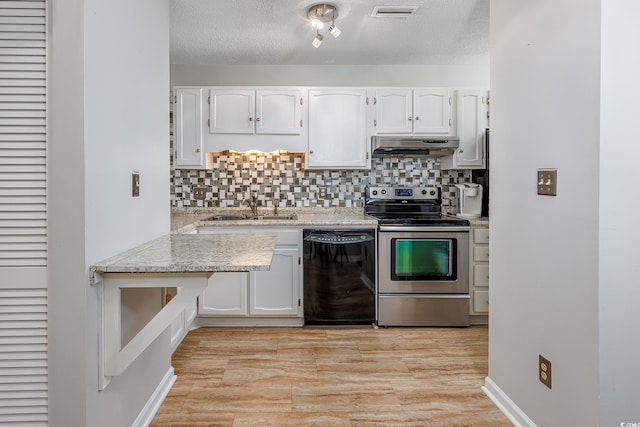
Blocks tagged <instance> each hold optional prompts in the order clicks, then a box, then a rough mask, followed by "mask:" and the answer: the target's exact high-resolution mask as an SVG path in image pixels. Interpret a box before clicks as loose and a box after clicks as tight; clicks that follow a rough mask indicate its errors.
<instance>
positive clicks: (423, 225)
mask: <svg viewBox="0 0 640 427" xmlns="http://www.w3.org/2000/svg"><path fill="white" fill-rule="evenodd" d="M441 202H442V198H441V192H440V189H439V188H437V187H383V186H380V187H373V186H371V187H368V188H366V190H365V213H366V214H368V215H371V216H374V217H376V218H377V219H378V240H377V245H378V262H377V269H378V277H377V279H378V283H377V285H378V286H377V290H378V292H377V300H378V324H379V325H381V326H469V221H467V220H465V219H460V218H455V217H452V216H446V215H442V203H441Z"/></svg>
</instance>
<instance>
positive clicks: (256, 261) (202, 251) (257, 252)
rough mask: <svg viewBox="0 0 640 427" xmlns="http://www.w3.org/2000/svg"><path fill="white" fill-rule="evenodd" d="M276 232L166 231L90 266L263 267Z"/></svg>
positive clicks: (126, 269) (102, 269)
mask: <svg viewBox="0 0 640 427" xmlns="http://www.w3.org/2000/svg"><path fill="white" fill-rule="evenodd" d="M276 240H277V236H276V235H275V234H268V233H251V234H247V235H243V234H233V235H232V234H170V235H166V236H163V237H160V238H158V239H155V240H152V241H151V242H148V243H145V244H143V245H140V246H138V247H136V248H133V249H130V250H128V251H126V252H123V253H121V254H118V255H116V256H114V257H111V258H109V259H106V260H104V261H102V262H100V263H97V264H94V265H92V266H91V270H92V272H95V273H98V274H102V273H185V272H216V271H266V270H269V268H270V266H271V258H272V256H273V252H274V250H275V246H276Z"/></svg>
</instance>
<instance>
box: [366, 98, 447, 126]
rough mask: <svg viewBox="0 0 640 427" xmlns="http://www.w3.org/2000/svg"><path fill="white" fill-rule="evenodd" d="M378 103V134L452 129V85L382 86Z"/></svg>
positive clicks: (376, 102)
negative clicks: (450, 91)
mask: <svg viewBox="0 0 640 427" xmlns="http://www.w3.org/2000/svg"><path fill="white" fill-rule="evenodd" d="M375 104H376V105H375V107H376V113H375V120H374V129H375V132H376V133H377V134H411V133H420V134H423V133H424V134H447V133H449V131H450V125H451V113H450V94H449V89H446V88H424V89H414V90H411V89H378V90H376V96H375Z"/></svg>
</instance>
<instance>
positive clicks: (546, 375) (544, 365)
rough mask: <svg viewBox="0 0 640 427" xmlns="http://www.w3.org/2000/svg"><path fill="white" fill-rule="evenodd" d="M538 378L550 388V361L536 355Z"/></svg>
mask: <svg viewBox="0 0 640 427" xmlns="http://www.w3.org/2000/svg"><path fill="white" fill-rule="evenodd" d="M538 379H540V382H541V383H542V384H544V385H546V386H547V387H549V388H551V362H549V361H548V360H547V359H545V358H544V357H542V356H541V355H538Z"/></svg>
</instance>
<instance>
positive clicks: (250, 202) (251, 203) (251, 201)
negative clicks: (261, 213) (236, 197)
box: [242, 196, 258, 216]
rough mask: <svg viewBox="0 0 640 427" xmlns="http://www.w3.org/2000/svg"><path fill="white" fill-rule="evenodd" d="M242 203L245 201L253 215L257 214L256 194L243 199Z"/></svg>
mask: <svg viewBox="0 0 640 427" xmlns="http://www.w3.org/2000/svg"><path fill="white" fill-rule="evenodd" d="M242 203H246V204H247V205H248V206H249V207H250V208H251V213H252V214H253V216H257V215H258V199H257V198H256V196H251V199H244V200H243V201H242Z"/></svg>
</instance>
